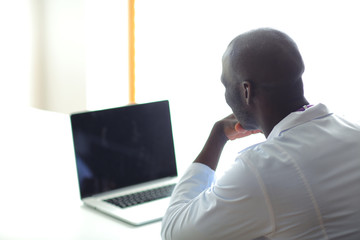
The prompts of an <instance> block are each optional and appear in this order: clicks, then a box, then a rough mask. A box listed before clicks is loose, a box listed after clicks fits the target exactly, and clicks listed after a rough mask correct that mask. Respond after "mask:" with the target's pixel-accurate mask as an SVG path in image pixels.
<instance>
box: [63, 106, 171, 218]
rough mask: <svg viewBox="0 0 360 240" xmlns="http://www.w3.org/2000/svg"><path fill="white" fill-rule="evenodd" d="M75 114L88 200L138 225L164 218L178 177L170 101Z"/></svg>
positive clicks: (75, 135)
mask: <svg viewBox="0 0 360 240" xmlns="http://www.w3.org/2000/svg"><path fill="white" fill-rule="evenodd" d="M70 119H71V127H72V135H73V143H74V151H75V159H76V168H77V176H78V183H79V188H80V197H81V200H82V201H83V203H84V204H85V205H87V206H90V207H92V208H95V209H96V210H99V211H101V212H103V213H106V214H108V215H110V216H113V217H115V218H118V219H120V220H122V221H125V222H127V223H129V224H132V225H143V224H147V223H151V222H154V221H159V220H161V219H162V217H163V215H164V214H165V211H166V208H167V206H168V204H169V200H170V195H171V192H172V190H173V188H174V186H175V183H176V180H177V168H176V161H175V151H174V142H173V135H172V127H171V118H170V110H169V102H168V101H167V100H166V101H159V102H151V103H145V104H135V105H128V106H124V107H118V108H111V109H105V110H98V111H88V112H81V113H73V114H71V115H70Z"/></svg>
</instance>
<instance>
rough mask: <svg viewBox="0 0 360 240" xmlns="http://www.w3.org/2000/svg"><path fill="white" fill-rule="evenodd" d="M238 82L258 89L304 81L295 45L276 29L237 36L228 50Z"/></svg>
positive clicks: (301, 64) (299, 56)
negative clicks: (257, 86) (255, 85)
mask: <svg viewBox="0 0 360 240" xmlns="http://www.w3.org/2000/svg"><path fill="white" fill-rule="evenodd" d="M228 51H229V57H230V61H231V66H232V68H233V70H234V72H235V73H236V75H237V77H238V79H237V80H240V81H241V80H249V79H252V80H253V81H256V84H258V85H259V86H269V85H273V84H287V83H289V82H292V81H297V80H299V79H301V76H302V73H303V72H304V63H303V60H302V58H301V55H300V53H299V50H298V48H297V46H296V44H295V42H294V41H293V40H292V39H291V38H290V37H289V36H287V35H286V34H284V33H282V32H280V31H277V30H274V29H266V28H265V29H257V30H253V31H250V32H246V33H244V34H241V35H239V36H238V37H236V38H235V39H234V40H233V41H232V42H231V43H230V45H229V48H228Z"/></svg>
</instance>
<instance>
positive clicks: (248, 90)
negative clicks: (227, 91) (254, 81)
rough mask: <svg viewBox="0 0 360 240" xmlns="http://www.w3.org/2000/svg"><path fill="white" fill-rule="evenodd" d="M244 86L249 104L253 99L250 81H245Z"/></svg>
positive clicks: (245, 96)
mask: <svg viewBox="0 0 360 240" xmlns="http://www.w3.org/2000/svg"><path fill="white" fill-rule="evenodd" d="M242 87H243V91H244V98H245V102H246V104H247V105H249V104H250V101H251V100H252V86H251V83H250V82H249V81H243V82H242Z"/></svg>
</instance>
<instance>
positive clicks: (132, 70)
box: [128, 0, 135, 104]
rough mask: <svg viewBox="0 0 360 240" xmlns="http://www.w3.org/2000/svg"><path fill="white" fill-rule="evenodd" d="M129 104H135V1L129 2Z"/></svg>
mask: <svg viewBox="0 0 360 240" xmlns="http://www.w3.org/2000/svg"><path fill="white" fill-rule="evenodd" d="M128 7H129V9H128V11H129V13H128V31H129V33H128V34H129V36H128V38H129V103H130V104H133V103H135V0H128Z"/></svg>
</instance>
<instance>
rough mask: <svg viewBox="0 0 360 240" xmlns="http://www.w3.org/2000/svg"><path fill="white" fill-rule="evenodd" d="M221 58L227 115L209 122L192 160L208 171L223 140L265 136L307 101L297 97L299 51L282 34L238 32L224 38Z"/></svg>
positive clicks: (299, 91) (299, 90)
mask: <svg viewBox="0 0 360 240" xmlns="http://www.w3.org/2000/svg"><path fill="white" fill-rule="evenodd" d="M244 46H246V48H245V47H244ZM259 46H262V48H260V47H259ZM259 48H260V50H259ZM222 62H223V71H222V76H221V81H222V83H223V85H224V86H225V90H226V92H225V98H226V101H227V103H228V105H229V106H230V107H231V109H232V110H233V114H231V115H229V116H228V117H226V118H224V119H222V120H220V121H218V122H216V123H215V124H214V126H213V128H212V130H211V133H210V135H209V137H208V139H207V141H206V143H205V145H204V148H203V149H202V151H201V152H200V154H199V155H198V157H197V158H196V159H195V161H194V162H197V163H202V164H205V165H207V166H209V167H210V168H211V169H213V170H216V167H217V165H218V162H219V158H220V155H221V152H222V150H223V148H224V146H225V144H226V142H227V141H228V140H234V139H238V138H243V137H246V136H249V135H251V134H255V133H259V132H262V133H263V134H264V135H265V137H268V136H269V134H270V132H271V131H272V129H273V128H274V126H275V125H277V124H278V123H279V122H280V121H281V120H282V119H284V118H285V117H286V116H287V115H289V114H290V113H291V112H294V111H296V110H297V109H299V108H301V107H302V106H304V105H307V104H309V103H308V101H307V100H306V99H305V97H304V96H303V89H302V80H301V75H302V73H303V71H304V66H303V63H302V59H301V56H300V54H299V53H298V50H297V46H296V44H295V43H294V42H293V41H292V40H291V39H290V38H289V37H288V36H287V35H285V34H283V33H280V32H278V31H276V30H272V29H259V30H255V31H252V32H248V33H245V34H243V35H240V36H238V37H237V38H235V39H234V40H233V41H232V42H231V43H230V45H229V46H228V48H227V50H226V51H225V53H224V55H223V61H222ZM275 63H276V64H275Z"/></svg>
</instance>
